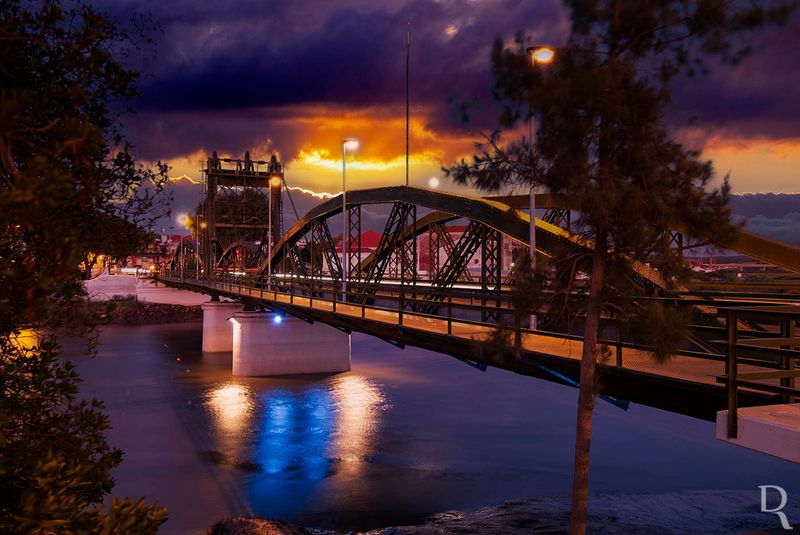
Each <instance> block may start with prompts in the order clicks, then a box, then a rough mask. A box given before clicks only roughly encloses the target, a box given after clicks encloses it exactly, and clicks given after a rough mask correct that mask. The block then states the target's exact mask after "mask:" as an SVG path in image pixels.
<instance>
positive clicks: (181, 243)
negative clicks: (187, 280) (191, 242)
mask: <svg viewBox="0 0 800 535" xmlns="http://www.w3.org/2000/svg"><path fill="white" fill-rule="evenodd" d="M178 247H180V255H181V256H180V260H181V282H183V232H181V242H180V245H179V246H178Z"/></svg>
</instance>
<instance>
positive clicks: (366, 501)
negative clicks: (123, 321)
mask: <svg viewBox="0 0 800 535" xmlns="http://www.w3.org/2000/svg"><path fill="white" fill-rule="evenodd" d="M100 341H101V345H100V351H99V355H98V356H97V357H96V358H93V359H87V358H82V357H80V356H79V351H78V347H77V346H70V347H68V350H69V352H71V353H72V355H73V358H76V360H78V361H79V370H80V372H81V374H82V376H83V378H84V381H85V382H84V384H83V388H82V392H83V394H84V395H86V396H94V397H97V398H98V399H101V400H103V401H105V404H106V410H107V413H108V414H109V415H110V417H111V421H112V423H113V426H114V428H113V430H112V431H111V433H110V439H111V441H112V443H113V444H114V445H115V446H118V447H121V448H122V449H123V450H124V451H125V459H124V461H123V464H122V466H121V467H120V468H118V469H117V470H116V471H115V477H116V480H117V486H116V488H115V494H116V495H119V496H123V495H127V496H132V497H138V496H141V495H145V496H147V497H148V498H149V499H150V500H158V501H159V503H161V504H162V505H164V506H166V507H167V508H168V509H169V513H170V520H169V521H168V523H167V524H166V526H165V529H164V532H165V533H195V532H202V531H203V530H205V529H206V528H208V527H209V526H210V525H211V524H212V523H213V522H214V521H216V520H218V519H221V518H224V517H228V516H239V515H259V516H267V517H273V518H282V519H283V518H286V519H289V520H293V521H298V522H303V523H307V524H309V525H312V526H318V527H332V528H361V529H364V528H370V527H379V526H386V525H396V524H408V523H414V522H417V521H420V520H422V519H424V518H425V517H426V516H428V515H430V514H432V513H436V512H440V511H444V510H448V509H463V508H475V507H479V506H484V505H491V504H498V503H501V502H502V501H503V500H507V499H513V498H519V497H523V496H538V495H566V494H568V492H569V488H570V482H571V481H570V477H571V465H572V453H573V450H572V447H573V440H574V419H575V403H576V399H577V391H576V390H575V389H573V388H570V387H565V386H561V385H556V384H552V383H548V382H545V381H541V380H537V379H531V378H526V377H521V376H518V375H514V374H511V373H508V372H504V371H501V370H496V369H489V370H488V371H487V372H486V373H483V372H480V371H478V370H476V369H474V368H471V367H469V366H467V365H465V364H462V363H461V362H459V361H456V360H454V359H452V358H449V357H445V356H442V355H438V354H436V353H431V352H428V351H424V350H420V349H414V348H408V349H405V350H400V349H397V348H395V347H393V346H391V345H389V344H387V343H385V342H383V341H380V340H377V339H372V338H369V337H366V336H361V335H354V336H353V369H352V371H350V372H348V373H344V374H338V375H334V376H314V377H308V376H307V377H302V378H283V379H266V378H258V379H246V378H234V377H232V376H231V374H230V353H228V354H205V355H203V354H202V353H201V352H200V342H201V324H200V323H188V324H177V325H158V326H136V327H124V326H113V327H108V328H106V329H105V330H104V331H103V332H102V335H101V339H100ZM595 414H596V416H595V426H594V440H593V445H592V481H591V485H592V492H603V493H605V492H612V493H616V492H621V493H650V492H664V491H680V490H704V489H708V490H716V489H742V490H749V489H753V490H754V492H756V487H757V485H759V484H765V483H769V484H778V485H783V486H784V487H785V488H786V489H787V490H789V493H790V495H792V494H794V495H795V496H796V495H800V477H799V476H800V468H798V466H796V465H794V464H792V463H789V462H784V461H780V460H778V459H773V458H770V457H767V456H765V455H761V454H758V453H755V452H750V451H748V450H744V449H741V448H737V447H735V446H730V445H727V444H724V443H721V442H719V441H717V440H716V439H715V438H714V427H713V424H711V423H709V422H703V421H700V420H695V419H692V418H688V417H684V416H678V415H674V414H670V413H667V412H663V411H659V410H656V409H651V408H648V407H643V406H632V407H631V408H630V410H628V411H627V412H625V411H622V410H620V409H618V408H616V407H614V406H612V405H609V404H607V403H603V402H601V401H598V406H597V410H596V413H595ZM755 495H756V494H754V496H755Z"/></svg>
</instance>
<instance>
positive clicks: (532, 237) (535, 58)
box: [525, 45, 556, 329]
mask: <svg viewBox="0 0 800 535" xmlns="http://www.w3.org/2000/svg"><path fill="white" fill-rule="evenodd" d="M525 52H526V53H527V54H528V55H529V56H530V58H531V70H532V71H533V70H536V63H537V62H538V63H541V64H542V65H547V64H548V63H551V62H552V61H553V60H554V59H555V58H556V51H555V49H553V48H552V47H550V46H547V45H538V46H531V47H528V48H526V49H525ZM532 79H533V78H532ZM531 94H533V82H531ZM529 112H530V117H529V118H528V129H529V131H530V133H529V137H530V144H531V146H530V159H531V165H533V156H534V152H535V150H536V128H535V127H534V124H533V104H532V103H531V108H530V110H529ZM530 212H531V221H530V228H529V230H528V232H529V241H530V251H529V254H530V260H531V274H532V275H534V274H535V273H536V181H535V177H534V174H533V170H531V191H530ZM530 328H531V329H535V328H536V314H531V318H530Z"/></svg>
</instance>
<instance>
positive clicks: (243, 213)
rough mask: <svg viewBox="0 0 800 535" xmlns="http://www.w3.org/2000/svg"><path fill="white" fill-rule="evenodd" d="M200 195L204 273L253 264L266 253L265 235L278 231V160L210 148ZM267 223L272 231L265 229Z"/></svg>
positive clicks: (280, 172)
mask: <svg viewBox="0 0 800 535" xmlns="http://www.w3.org/2000/svg"><path fill="white" fill-rule="evenodd" d="M203 175H204V178H205V182H204V184H205V198H204V200H203V202H202V204H201V212H202V213H201V214H199V216H200V217H199V220H200V224H199V226H200V229H201V232H200V236H201V240H200V243H201V253H202V258H203V265H204V266H210V268H211V269H206V270H205V273H206V277H208V278H210V277H211V276H212V274H213V272H214V270H217V269H238V270H244V269H248V268H257V267H258V266H259V265H260V264H261V263H262V262H263V261H264V260H266V258H267V254H268V249H269V239H270V236H271V237H272V240H273V243H274V242H276V241H278V240H279V239H280V237H281V235H282V234H283V206H282V200H281V193H282V190H283V185H284V180H283V164H281V162H279V161H278V158H277V157H276V156H275V155H274V154H273V155H272V158H270V159H269V161H263V160H251V159H250V153H249V152H246V153H245V155H244V159H234V158H220V157H218V156H217V153H216V151H215V152H213V153H212V155H211V157H210V158H209V159H208V161H207V165H206V168H205V169H203ZM270 229H271V230H272V232H270Z"/></svg>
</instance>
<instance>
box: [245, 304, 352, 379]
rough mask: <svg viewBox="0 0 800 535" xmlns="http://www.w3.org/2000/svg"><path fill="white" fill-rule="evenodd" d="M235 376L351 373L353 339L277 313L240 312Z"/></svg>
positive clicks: (339, 332) (323, 327)
mask: <svg viewBox="0 0 800 535" xmlns="http://www.w3.org/2000/svg"><path fill="white" fill-rule="evenodd" d="M231 323H232V324H233V375H238V376H245V377H254V376H268V375H296V374H304V373H337V372H344V371H347V370H349V369H350V335H348V334H345V333H343V332H341V331H339V330H337V329H334V328H333V327H331V326H329V325H325V324H322V323H319V322H317V323H314V324H309V323H307V322H304V321H303V320H300V319H297V318H293V317H290V316H284V315H282V314H279V313H276V312H237V313H236V314H234V315H233V318H232V319H231Z"/></svg>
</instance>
